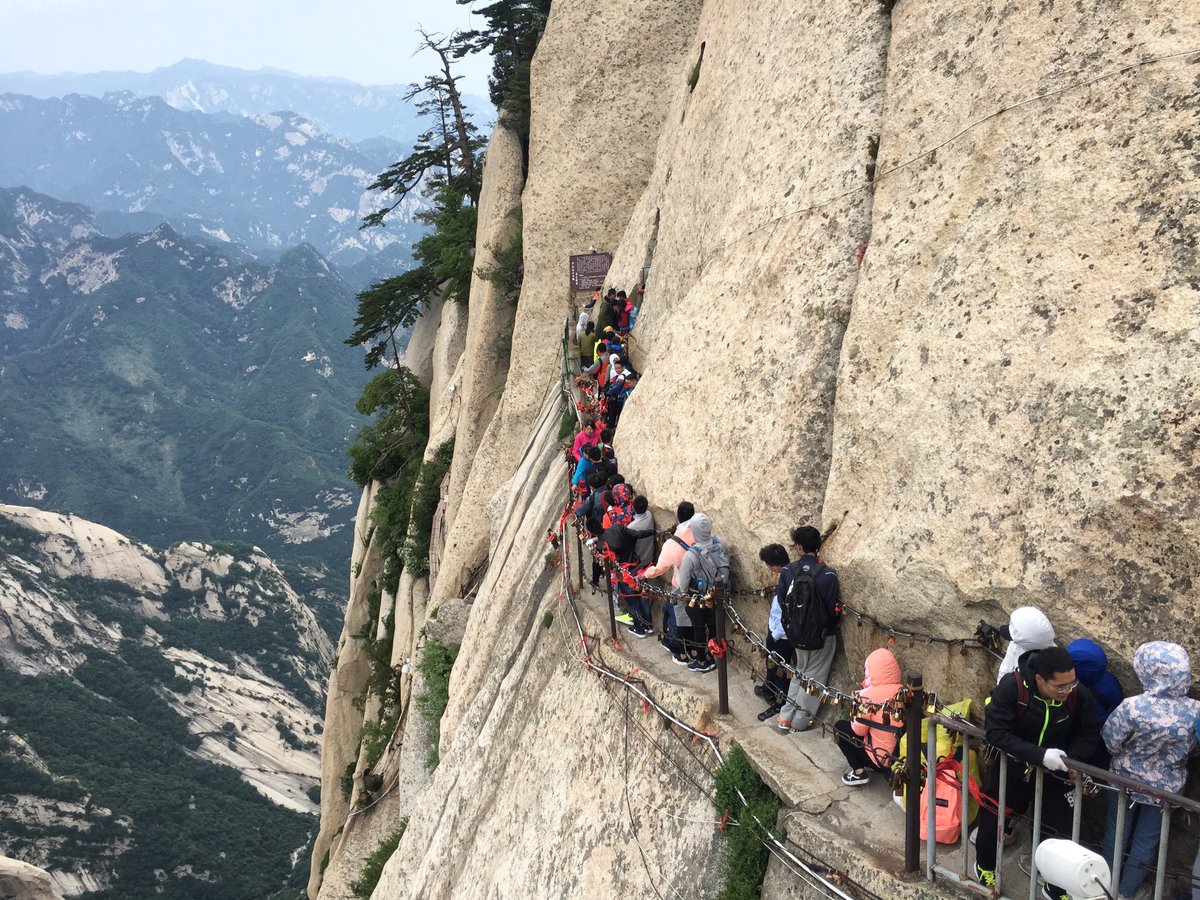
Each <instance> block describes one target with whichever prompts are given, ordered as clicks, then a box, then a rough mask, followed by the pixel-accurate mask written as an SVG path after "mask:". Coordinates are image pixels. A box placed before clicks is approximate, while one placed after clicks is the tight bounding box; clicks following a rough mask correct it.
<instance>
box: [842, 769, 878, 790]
mask: <svg viewBox="0 0 1200 900" xmlns="http://www.w3.org/2000/svg"><path fill="white" fill-rule="evenodd" d="M870 783H871V776H870V775H868V774H867V770H866V769H863V770H862V771H861V772H855V771H854V770H853V769H847V770H846V771H845V772H843V773H842V784H844V785H846V786H847V787H858V786H860V785H863V784H870Z"/></svg>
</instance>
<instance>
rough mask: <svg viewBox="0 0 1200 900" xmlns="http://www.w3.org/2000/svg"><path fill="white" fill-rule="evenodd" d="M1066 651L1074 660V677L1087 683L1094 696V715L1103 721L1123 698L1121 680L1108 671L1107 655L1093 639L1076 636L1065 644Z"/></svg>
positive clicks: (1123, 692)
mask: <svg viewBox="0 0 1200 900" xmlns="http://www.w3.org/2000/svg"><path fill="white" fill-rule="evenodd" d="M1067 652H1068V653H1070V654H1071V659H1073V660H1075V677H1076V678H1078V679H1079V680H1080V681H1082V682H1083V683H1084V684H1085V685H1087V686H1088V688H1089V689H1090V690H1091V692H1092V694H1093V695H1094V696H1095V698H1096V715H1098V716H1099V717H1100V722H1101V723H1103V722H1104V720H1105V719H1107V718H1108V717H1109V715H1110V714H1111V713H1112V711H1113V710H1114V709H1116V708H1117V705H1118V704H1119V703H1120V702H1121V701H1122V700H1124V699H1125V691H1124V690H1122V688H1121V682H1119V681H1117V679H1116V678H1115V677H1114V676H1113V674H1112V673H1111V672H1110V671H1108V656H1107V655H1105V653H1104V648H1103V647H1101V646H1100V645H1099V644H1097V643H1096V642H1095V641H1089V640H1088V639H1087V638H1078V639H1076V640H1074V641H1071V643H1069V644H1068V645H1067Z"/></svg>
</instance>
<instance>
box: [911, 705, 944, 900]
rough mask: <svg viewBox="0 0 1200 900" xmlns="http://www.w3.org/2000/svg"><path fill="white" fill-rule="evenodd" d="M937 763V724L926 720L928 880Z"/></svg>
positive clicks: (933, 841) (934, 832)
mask: <svg viewBox="0 0 1200 900" xmlns="http://www.w3.org/2000/svg"><path fill="white" fill-rule="evenodd" d="M937 763H938V758H937V725H935V724H934V723H933V722H928V723H926V725H925V877H926V878H928V879H929V880H930V881H933V866H934V863H935V862H936V859H935V857H936V856H937ZM913 805H914V806H916V805H917V804H916V803H913Z"/></svg>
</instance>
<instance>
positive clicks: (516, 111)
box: [455, 0, 550, 171]
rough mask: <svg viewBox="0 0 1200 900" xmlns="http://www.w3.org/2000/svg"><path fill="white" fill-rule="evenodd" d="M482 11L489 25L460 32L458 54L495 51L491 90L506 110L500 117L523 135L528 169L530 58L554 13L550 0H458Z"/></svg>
mask: <svg viewBox="0 0 1200 900" xmlns="http://www.w3.org/2000/svg"><path fill="white" fill-rule="evenodd" d="M456 2H457V3H458V4H459V5H460V6H471V7H472V12H473V13H474V14H475V15H477V16H482V17H483V19H484V22H485V26H484V27H483V28H479V29H476V30H473V31H466V32H462V33H461V34H459V35H457V49H456V51H455V52H456V54H457V55H458V56H460V57H461V56H465V55H466V54H468V53H481V52H489V53H491V55H492V74H491V76H490V77H489V78H488V92H489V94H490V95H491V100H492V103H494V104H495V106H496V108H497V109H498V110H500V121H501V122H503V123H504V125H506V126H507V127H508V128H511V129H512V130H513V131H514V132H515V133H516V135H517V137H518V138H519V139H520V141H521V149H522V151H523V153H524V158H525V164H526V171H528V164H529V113H530V105H529V64H530V62H531V61H532V60H533V53H534V51H535V50H537V45H538V41H539V40H541V37H542V32H543V31H544V30H545V28H546V19H547V18H548V17H549V15H550V0H494V2H492V3H488V4H487V5H485V6H483V7H481V8H479V9H475V8H474V6H475V4H476V2H477V0H456Z"/></svg>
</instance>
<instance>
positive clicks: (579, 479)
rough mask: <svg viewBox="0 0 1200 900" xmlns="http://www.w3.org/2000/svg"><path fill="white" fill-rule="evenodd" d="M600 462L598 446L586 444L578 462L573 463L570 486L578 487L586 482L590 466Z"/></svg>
mask: <svg viewBox="0 0 1200 900" xmlns="http://www.w3.org/2000/svg"><path fill="white" fill-rule="evenodd" d="M598 462H600V448H599V447H595V446H592V445H590V444H589V445H588V446H586V447H584V448H583V455H582V456H580V457H579V462H578V463H576V464H575V474H574V475H572V476H571V486H572V487H579V486H580V485H585V484H587V477H588V473H590V472H591V471H592V467H593V466H594V465H595V464H596V463H598Z"/></svg>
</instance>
